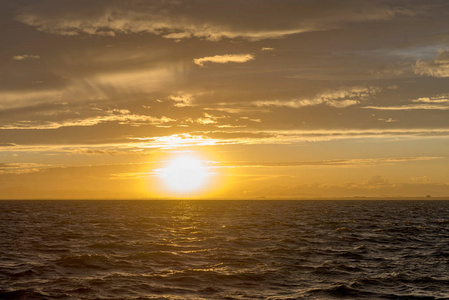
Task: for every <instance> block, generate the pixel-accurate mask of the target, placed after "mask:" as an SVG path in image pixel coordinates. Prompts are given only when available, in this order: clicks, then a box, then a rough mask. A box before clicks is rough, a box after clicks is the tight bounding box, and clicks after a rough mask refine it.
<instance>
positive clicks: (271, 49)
mask: <svg viewBox="0 0 449 300" xmlns="http://www.w3.org/2000/svg"><path fill="white" fill-rule="evenodd" d="M260 50H261V51H274V48H273V47H262V49H260Z"/></svg>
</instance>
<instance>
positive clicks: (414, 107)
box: [362, 104, 449, 110]
mask: <svg viewBox="0 0 449 300" xmlns="http://www.w3.org/2000/svg"><path fill="white" fill-rule="evenodd" d="M362 108H367V109H375V110H449V106H446V105H437V104H406V105H397V106H364V107H362Z"/></svg>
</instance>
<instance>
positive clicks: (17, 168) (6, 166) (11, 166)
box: [0, 163, 51, 175]
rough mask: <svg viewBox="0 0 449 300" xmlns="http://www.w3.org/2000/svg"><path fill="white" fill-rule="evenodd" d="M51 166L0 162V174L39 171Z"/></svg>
mask: <svg viewBox="0 0 449 300" xmlns="http://www.w3.org/2000/svg"><path fill="white" fill-rule="evenodd" d="M49 167H51V166H49V165H43V164H36V163H0V175H1V174H27V173H33V172H39V171H42V170H44V169H47V168H49Z"/></svg>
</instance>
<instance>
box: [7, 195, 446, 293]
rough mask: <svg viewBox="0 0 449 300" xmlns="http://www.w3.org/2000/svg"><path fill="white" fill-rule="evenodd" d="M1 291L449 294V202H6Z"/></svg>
mask: <svg viewBox="0 0 449 300" xmlns="http://www.w3.org/2000/svg"><path fill="white" fill-rule="evenodd" d="M0 220H1V224H0V299H337V298H350V299H449V201H447V202H444V201H0Z"/></svg>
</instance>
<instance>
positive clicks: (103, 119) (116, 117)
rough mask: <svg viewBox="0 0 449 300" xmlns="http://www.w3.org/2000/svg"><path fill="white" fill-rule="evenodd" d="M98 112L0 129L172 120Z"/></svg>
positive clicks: (119, 111) (115, 111) (121, 111)
mask: <svg viewBox="0 0 449 300" xmlns="http://www.w3.org/2000/svg"><path fill="white" fill-rule="evenodd" d="M96 111H97V113H101V114H98V115H96V116H92V117H85V118H81V117H80V118H72V119H65V120H60V121H45V120H21V121H17V122H11V123H7V124H0V129H57V128H61V127H71V126H94V125H97V124H101V123H107V122H117V123H118V124H129V125H131V126H141V125H155V126H165V124H167V123H170V122H174V121H175V120H174V119H170V118H168V117H165V116H163V117H153V116H148V115H141V114H133V113H131V112H130V111H129V110H127V109H112V110H106V111H101V110H96Z"/></svg>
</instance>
